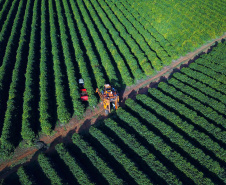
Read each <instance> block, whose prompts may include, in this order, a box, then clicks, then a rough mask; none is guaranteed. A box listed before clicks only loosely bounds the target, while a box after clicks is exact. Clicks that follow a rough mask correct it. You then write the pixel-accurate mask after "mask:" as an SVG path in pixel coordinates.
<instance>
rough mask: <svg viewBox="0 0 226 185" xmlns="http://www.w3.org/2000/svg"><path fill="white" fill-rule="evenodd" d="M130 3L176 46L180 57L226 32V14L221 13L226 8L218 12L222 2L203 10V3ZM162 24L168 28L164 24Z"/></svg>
mask: <svg viewBox="0 0 226 185" xmlns="http://www.w3.org/2000/svg"><path fill="white" fill-rule="evenodd" d="M129 2H130V4H131V6H132V7H133V8H134V9H136V10H137V12H139V14H140V16H142V17H143V18H145V19H146V20H148V21H149V23H150V24H151V25H152V26H153V27H154V28H155V29H156V30H157V31H158V32H159V33H161V34H162V35H163V36H164V37H165V38H166V39H167V40H168V41H169V42H170V43H171V44H172V45H173V46H174V48H175V49H176V50H177V51H178V52H179V54H182V55H183V54H185V53H187V52H188V51H191V50H194V49H195V48H197V47H199V46H200V45H201V44H204V42H206V41H207V40H210V39H211V38H216V37H217V36H220V35H222V34H223V30H222V28H224V25H225V23H223V24H222V21H223V18H222V14H224V13H220V12H219V11H218V9H221V10H220V11H222V12H224V11H223V7H221V8H216V7H217V6H219V4H221V3H222V2H220V1H215V2H210V1H208V2H206V3H205V5H202V6H200V3H201V1H195V2H191V1H189V2H186V3H182V2H178V1H172V2H168V1H162V2H161V3H160V2H154V1H152V3H147V2H140V1H133V2H131V1H129ZM137 4H139V5H137ZM153 4H154V6H153ZM185 4H186V6H185ZM186 7H188V8H186ZM212 7H214V8H212ZM210 10H211V11H210ZM207 12H208V13H207ZM191 14H192V15H193V16H191ZM197 17H199V19H197ZM162 22H164V25H163V24H161V23H162ZM223 22H224V21H223ZM204 33H205V34H204Z"/></svg>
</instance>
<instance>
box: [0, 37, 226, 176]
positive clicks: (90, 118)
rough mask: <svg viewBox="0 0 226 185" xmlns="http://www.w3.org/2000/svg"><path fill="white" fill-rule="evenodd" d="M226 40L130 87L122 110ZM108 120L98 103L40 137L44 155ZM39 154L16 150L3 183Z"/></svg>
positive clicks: (2, 170) (0, 170)
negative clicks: (136, 98)
mask: <svg viewBox="0 0 226 185" xmlns="http://www.w3.org/2000/svg"><path fill="white" fill-rule="evenodd" d="M225 38H226V35H223V36H222V37H220V38H218V39H215V40H214V41H212V42H210V43H208V44H206V45H204V46H202V47H201V48H198V49H197V50H196V51H194V52H191V53H188V54H187V55H186V56H183V57H181V58H179V59H178V60H176V61H173V62H172V63H171V65H169V66H166V67H164V68H163V69H162V70H161V71H160V72H158V74H157V75H155V76H153V77H150V78H148V79H146V80H143V81H140V82H137V84H135V85H132V86H130V87H126V89H125V90H124V91H123V92H120V100H121V102H120V106H122V107H123V106H124V105H125V100H126V99H128V98H132V99H135V97H136V95H137V94H146V93H147V92H148V88H150V87H156V86H157V84H158V83H159V82H162V81H166V80H167V79H168V78H170V76H171V75H172V74H173V73H174V72H178V71H180V69H181V68H183V67H187V66H188V65H189V64H190V63H192V62H193V61H194V60H196V59H197V58H199V56H200V55H201V54H203V53H208V52H210V51H211V50H212V48H213V47H214V43H216V42H217V41H220V40H222V39H225ZM105 118H107V116H105V113H104V109H103V106H102V104H101V103H99V104H98V105H97V106H96V108H94V110H90V109H89V110H87V111H86V112H85V114H84V118H83V119H81V120H78V119H76V118H72V119H71V120H70V121H69V123H68V124H67V125H65V126H58V127H56V128H55V129H54V132H55V134H54V135H52V136H41V137H40V141H42V142H44V143H46V144H49V145H50V146H49V148H48V149H47V150H46V151H45V152H46V153H51V152H52V151H53V149H54V147H55V145H56V144H58V143H61V142H64V143H67V142H71V136H72V135H73V134H74V133H81V132H86V131H88V129H89V128H90V126H91V125H93V124H96V123H98V121H99V120H102V119H105ZM40 152H42V151H39V150H38V149H37V148H35V147H31V148H26V149H21V148H18V149H16V151H15V155H14V156H13V158H12V159H11V160H6V161H4V162H3V163H2V164H0V179H3V178H5V177H6V176H8V175H9V174H11V173H13V172H14V171H16V170H17V169H18V168H19V167H20V166H21V165H26V164H27V163H29V162H31V161H33V160H36V159H37V156H38V154H39V153H40ZM21 163H22V164H21ZM10 166H14V167H10Z"/></svg>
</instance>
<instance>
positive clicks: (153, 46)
mask: <svg viewBox="0 0 226 185" xmlns="http://www.w3.org/2000/svg"><path fill="white" fill-rule="evenodd" d="M201 2H202V1H194V2H193V1H189V3H186V11H185V8H184V5H183V4H182V3H181V1H176V0H174V1H172V2H170V4H169V2H168V1H162V2H161V3H158V2H157V1H154V0H151V1H149V3H148V4H147V2H146V1H131V0H125V1H115V0H112V1H111V0H84V1H82V0H77V1H75V0H59V1H56V0H49V1H46V0H34V1H32V0H6V1H3V0H0V155H1V157H2V158H4V157H8V156H9V154H11V153H12V152H13V151H14V149H15V148H16V147H17V146H19V145H20V143H21V141H25V142H26V143H27V144H28V145H32V144H33V142H34V141H35V140H38V138H39V136H40V135H43V134H46V135H51V134H54V133H53V130H54V128H55V127H56V126H57V125H58V124H67V123H68V121H69V120H70V119H71V117H78V118H82V117H83V114H84V112H85V111H86V110H87V109H92V108H93V107H94V106H96V105H97V104H98V102H99V98H98V96H97V94H95V89H96V87H98V88H100V89H101V88H102V87H103V85H104V84H105V83H110V84H112V85H113V86H114V87H116V89H118V91H122V90H124V89H125V87H127V86H131V85H133V84H135V83H139V81H140V80H145V79H147V78H149V77H151V76H154V75H156V74H157V73H158V72H159V71H161V70H162V69H163V67H165V66H168V65H170V64H171V63H172V61H173V60H176V59H178V58H180V57H181V56H183V55H185V54H186V53H188V52H191V51H194V50H195V49H197V48H198V47H200V46H202V45H204V44H206V43H208V42H210V41H211V40H213V39H216V38H218V37H220V36H222V35H223V34H224V33H225V28H226V21H225V19H226V13H225V12H226V11H225V10H226V7H225V6H223V4H224V1H222V0H217V1H206V3H201ZM191 15H192V16H191ZM193 67H194V68H195V66H193ZM207 68H208V66H207ZM187 73H189V71H188V72H187ZM203 73H204V75H205V72H203ZM216 73H218V72H216ZM214 74H215V73H214ZM214 74H212V73H211V75H214ZM187 75H190V76H193V75H196V72H191V73H189V74H187ZM222 75H223V76H224V74H222ZM80 78H83V79H84V81H85V88H86V89H87V92H88V95H89V104H88V105H87V104H84V103H83V102H82V101H81V100H80V93H79V86H78V79H80ZM200 78H202V79H203V77H200ZM210 78H212V76H211V77H210ZM222 78H223V77H222ZM203 80H204V79H203ZM222 80H223V79H222ZM219 83H220V84H221V83H223V81H219V82H218V83H217V84H219ZM214 84H215V83H214ZM214 84H213V86H214ZM214 87H215V86H214ZM218 88H219V93H224V92H222V91H223V90H224V86H222V87H221V86H220V85H219V86H217V89H218ZM217 92H218V91H217ZM211 110H212V109H211ZM206 111H208V110H206ZM217 111H218V110H217ZM221 111H222V110H221ZM220 113H221V114H222V112H220ZM203 114H204V115H205V114H206V113H203ZM213 115H214V116H215V113H213ZM211 118H213V117H212V115H211V116H210V118H209V117H208V119H211ZM214 119H215V117H214ZM221 119H223V118H221V117H220V118H219V119H217V120H214V121H219V122H220V121H221ZM220 128H221V127H220ZM217 137H221V136H217Z"/></svg>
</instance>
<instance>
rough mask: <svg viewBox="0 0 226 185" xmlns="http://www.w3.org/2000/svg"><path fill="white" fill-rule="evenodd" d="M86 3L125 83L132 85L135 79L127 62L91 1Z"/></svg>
mask: <svg viewBox="0 0 226 185" xmlns="http://www.w3.org/2000/svg"><path fill="white" fill-rule="evenodd" d="M84 3H85V4H86V7H87V9H88V10H89V12H90V14H91V16H92V19H93V20H94V22H95V24H96V26H97V27H98V29H99V31H100V33H101V35H102V37H103V39H104V41H105V43H106V45H107V47H108V49H109V51H110V52H111V55H112V57H113V58H114V60H115V62H116V64H117V67H118V70H119V71H120V74H121V76H122V80H123V82H124V83H125V84H126V85H132V84H133V79H132V77H131V75H130V72H129V69H128V68H127V66H126V63H125V61H124V60H123V58H122V57H121V56H120V54H119V52H118V51H117V48H116V46H115V44H114V42H113V40H112V38H111V37H110V35H109V34H108V31H107V29H106V28H105V27H104V24H103V23H102V22H101V19H100V18H99V17H98V14H97V13H96V11H95V10H94V8H93V6H92V5H91V3H90V2H89V1H84Z"/></svg>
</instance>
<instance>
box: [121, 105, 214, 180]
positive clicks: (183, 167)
mask: <svg viewBox="0 0 226 185" xmlns="http://www.w3.org/2000/svg"><path fill="white" fill-rule="evenodd" d="M117 115H118V117H119V118H120V119H121V120H123V121H124V122H126V123H127V124H128V125H129V126H131V127H133V128H134V129H135V130H136V131H137V132H138V133H139V134H140V135H141V136H142V137H144V138H145V139H146V140H147V142H148V143H149V144H150V145H152V146H154V147H155V149H156V150H158V151H160V152H161V154H162V155H164V156H165V157H166V158H167V159H168V160H169V161H171V162H172V163H173V164H174V165H175V166H176V167H177V168H178V169H179V170H180V171H182V172H183V173H184V174H185V175H186V176H187V177H189V178H190V179H192V180H193V181H194V182H195V183H196V184H201V183H204V184H205V183H207V184H213V183H212V182H211V180H210V179H209V178H206V177H204V176H203V173H201V172H200V171H199V170H198V169H197V168H195V167H194V165H192V164H191V163H190V162H188V161H187V159H186V158H184V157H183V156H181V155H180V153H178V152H177V151H175V150H174V149H173V148H172V147H171V146H170V145H168V144H166V143H165V142H164V140H163V139H162V138H161V137H159V136H158V135H156V134H155V133H154V132H153V131H151V130H149V129H148V128H147V127H146V126H145V125H143V124H142V123H141V122H139V120H138V119H137V118H135V117H134V116H132V115H131V114H130V113H128V112H126V111H125V110H123V109H122V108H119V109H118V111H117Z"/></svg>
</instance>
